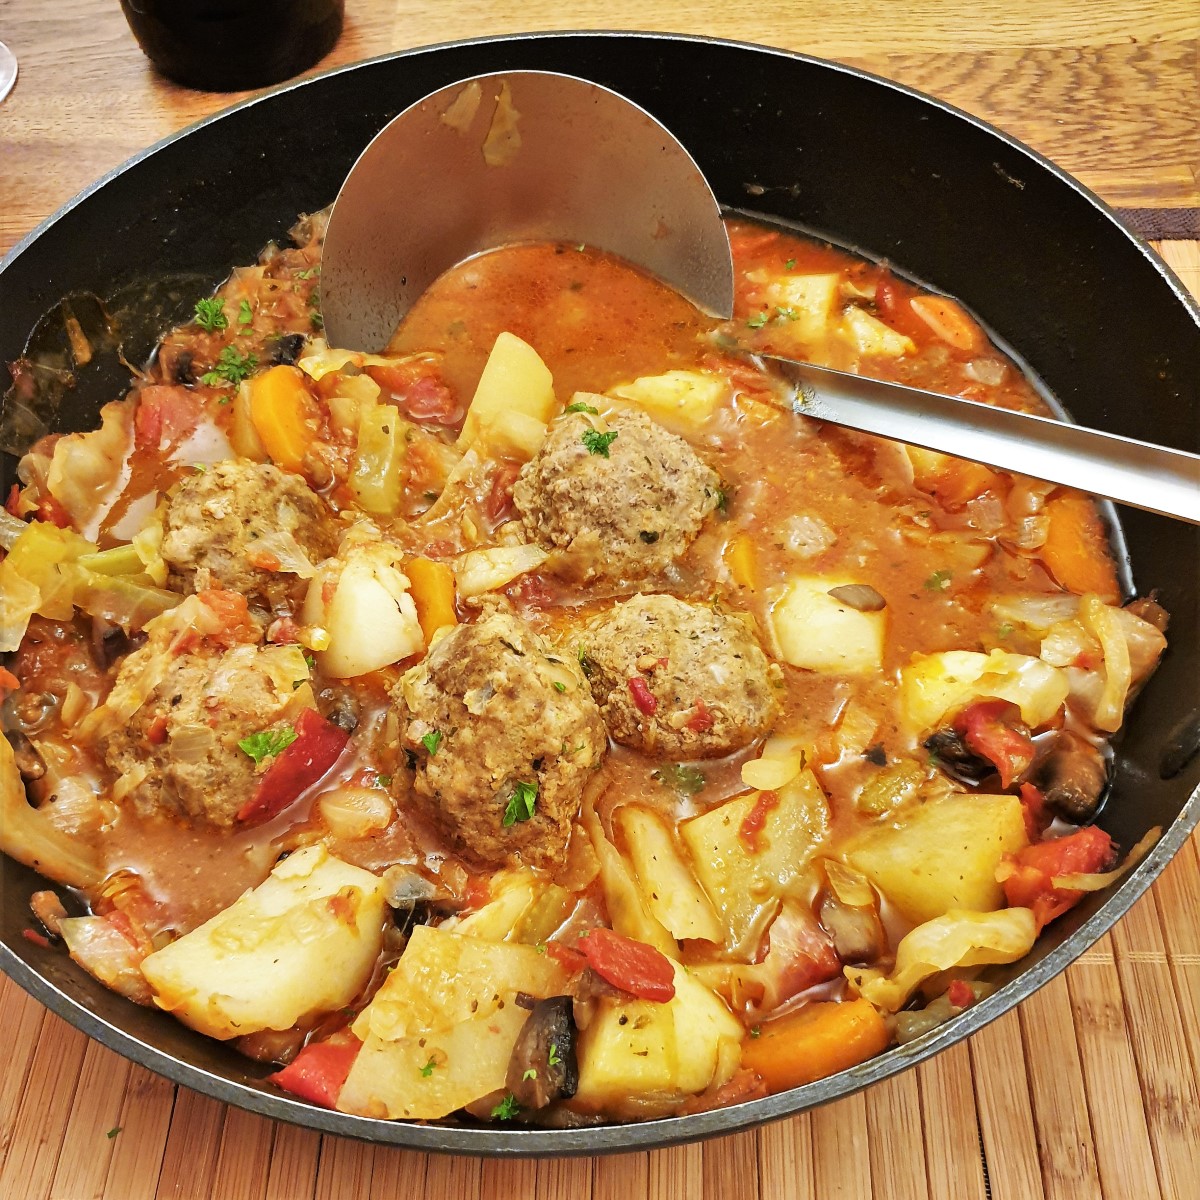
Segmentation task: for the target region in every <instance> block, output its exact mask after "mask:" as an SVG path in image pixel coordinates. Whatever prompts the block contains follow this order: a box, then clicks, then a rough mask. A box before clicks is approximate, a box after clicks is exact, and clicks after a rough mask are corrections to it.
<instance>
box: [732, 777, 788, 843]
mask: <svg viewBox="0 0 1200 1200" xmlns="http://www.w3.org/2000/svg"><path fill="white" fill-rule="evenodd" d="M778 804H779V793H778V792H770V791H768V792H759V793H758V799H757V800H756V801H755V802H754V807H753V808H752V809H751V810H750V811H749V812H748V813H747V814H746V816H745V818H744V819H743V821H742V823H741V825H740V826H739V828H738V837H739V838H740V839H741V840H742V842H743V844H744V845H745V846H746V848H747V849H748V850H749V851H750V853H751V854H757V853H758V838H759V834H761V833H762V831H763V826H764V825H765V824H766V823H767V813H769V812H770V811H771V809H773V808H775V807H776V806H777V805H778Z"/></svg>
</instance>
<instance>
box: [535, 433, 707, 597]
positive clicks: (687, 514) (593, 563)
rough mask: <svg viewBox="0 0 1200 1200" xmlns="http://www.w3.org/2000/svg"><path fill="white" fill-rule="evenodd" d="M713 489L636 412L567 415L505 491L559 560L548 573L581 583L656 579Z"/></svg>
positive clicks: (696, 460) (669, 438) (703, 512)
mask: <svg viewBox="0 0 1200 1200" xmlns="http://www.w3.org/2000/svg"><path fill="white" fill-rule="evenodd" d="M720 491H721V485H720V480H719V479H718V477H717V474H716V472H715V471H713V470H712V468H711V467H709V466H708V465H707V464H706V463H705V462H704V461H703V460H702V459H701V458H700V457H699V456H698V455H697V454H696V452H695V451H694V450H693V449H692V448H691V446H689V445H688V444H687V442H685V441H684V440H683V438H681V437H677V436H676V435H675V434H673V433H668V432H667V430H665V429H663V428H662V426H660V425H656V424H655V423H654V422H653V421H652V420H650V418H649V417H647V416H646V415H645V414H644V413H640V412H637V411H632V410H631V411H627V412H624V411H622V412H614V413H612V414H611V415H609V416H607V417H606V418H605V420H604V422H602V423H601V422H600V421H599V419H598V418H596V417H592V416H589V415H588V414H586V413H566V414H564V415H563V416H561V417H559V418H558V419H557V420H556V421H555V422H554V423H553V424H552V425H551V427H550V432H549V434H548V435H547V436H546V440H545V441H544V442H543V443H542V446H541V448H540V449H539V450H538V452H537V454H535V455H534V456H533V458H532V459H531V460H530V461H529V462H528V463H526V464H525V466H524V467H523V468H522V470H521V474H520V476H519V477H518V479H517V482H516V484H515V485H514V487H513V503H514V504H515V505H516V508H517V511H518V512H519V513H520V514H521V516H522V517H523V518H524V523H525V528H526V530H527V532H528V534H529V536H530V538H532V539H533V540H534V541H536V542H538V543H540V544H541V545H542V546H545V547H546V548H547V549H550V550H559V551H563V552H564V553H563V554H562V555H560V556H558V561H557V562H555V560H554V559H552V560H551V562H552V566H554V568H555V569H556V570H557V571H558V572H559V573H560V574H563V575H566V576H568V577H570V578H573V579H577V580H579V581H581V582H588V581H591V580H604V581H607V582H610V583H620V582H622V581H637V580H642V579H649V578H651V577H653V576H655V575H658V574H659V573H660V572H661V571H662V570H663V568H664V567H667V566H669V565H670V564H671V563H672V562H674V561H675V559H677V558H678V557H679V556H680V555H681V554H683V552H684V551H685V550H686V549H687V548H688V546H689V545H691V543H692V541H693V539H694V538H695V537H696V535H697V534H698V533H699V532H700V527H701V525H703V523H704V518H705V517H707V516H708V514H709V513H710V512H712V511H713V509H714V508H716V507H717V504H718V502H719V500H720Z"/></svg>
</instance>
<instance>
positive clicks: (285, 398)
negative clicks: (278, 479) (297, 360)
mask: <svg viewBox="0 0 1200 1200" xmlns="http://www.w3.org/2000/svg"><path fill="white" fill-rule="evenodd" d="M249 388H250V420H251V421H252V422H253V424H254V429H255V432H256V433H257V434H258V436H259V438H260V439H261V441H262V444H263V448H264V449H265V450H266V452H267V454H268V455H270V457H271V459H272V460H273V461H274V462H275V463H277V464H278V465H279V466H281V467H283V469H284V470H285V471H299V470H300V466H301V464H302V463H303V462H304V456H305V455H306V454H307V453H308V448H309V446H310V445H312V441H313V436H314V433H315V430H314V428H313V426H314V418H315V415H316V413H315V410H314V404H313V398H312V394H311V393H310V392H309V390H308V385H307V383H306V382H305V379H304V373H303V372H302V371H300V370H299V369H298V368H296V367H289V366H284V365H282V364H281V365H280V366H278V367H272V368H271V369H270V370H269V371H264V372H263V374H261V375H256V376H255V377H254V378H253V379H252V380H250V384H249Z"/></svg>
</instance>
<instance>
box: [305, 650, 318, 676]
mask: <svg viewBox="0 0 1200 1200" xmlns="http://www.w3.org/2000/svg"><path fill="white" fill-rule="evenodd" d="M304 661H305V662H306V663H307V664H308V669H309V670H310V671H313V670H315V669H316V666H317V660H316V659H315V658H313V656H312V655H311V654H309V652H308V651H307V650H305V652H304Z"/></svg>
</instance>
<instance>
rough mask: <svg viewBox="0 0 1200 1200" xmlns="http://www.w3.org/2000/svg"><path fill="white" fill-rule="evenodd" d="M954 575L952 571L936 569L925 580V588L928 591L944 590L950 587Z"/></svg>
mask: <svg viewBox="0 0 1200 1200" xmlns="http://www.w3.org/2000/svg"><path fill="white" fill-rule="evenodd" d="M952 577H953V572H952V571H934V573H933V574H932V575H930V577H929V578H928V579H927V580H925V590H926V591H928V592H944V591H946V590H947V589H948V588H949V587H950V580H951V578H952Z"/></svg>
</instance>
